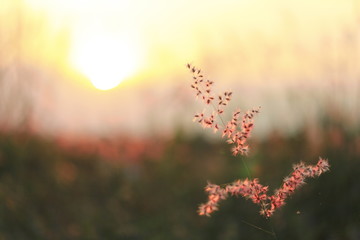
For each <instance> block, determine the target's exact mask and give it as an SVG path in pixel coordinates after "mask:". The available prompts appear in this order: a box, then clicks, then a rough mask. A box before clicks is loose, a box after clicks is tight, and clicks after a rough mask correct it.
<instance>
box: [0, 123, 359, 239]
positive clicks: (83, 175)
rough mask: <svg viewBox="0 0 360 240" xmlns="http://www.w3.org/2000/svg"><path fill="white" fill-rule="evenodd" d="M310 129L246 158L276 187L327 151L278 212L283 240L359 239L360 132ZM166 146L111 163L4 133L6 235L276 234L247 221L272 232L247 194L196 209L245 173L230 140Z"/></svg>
mask: <svg viewBox="0 0 360 240" xmlns="http://www.w3.org/2000/svg"><path fill="white" fill-rule="evenodd" d="M309 131H310V130H308V129H304V130H303V131H300V132H298V133H297V134H295V135H293V136H291V137H284V136H282V135H280V134H276V133H273V134H271V135H270V137H268V138H267V139H264V140H262V141H261V142H254V141H253V142H252V143H251V145H252V146H253V149H254V150H253V152H252V153H251V154H250V156H249V157H248V158H247V160H246V161H247V163H248V165H249V167H250V169H251V171H252V174H253V177H259V178H260V179H261V181H262V182H263V183H264V184H269V185H270V187H271V188H272V189H274V188H277V187H278V186H279V184H280V183H281V181H282V178H283V177H284V176H286V175H287V174H288V173H289V172H290V171H291V165H292V164H293V163H297V162H299V161H300V160H303V161H305V162H307V163H314V162H315V161H316V160H317V159H318V156H322V157H326V158H328V159H329V162H330V164H331V171H330V172H329V173H326V174H324V175H323V176H321V177H320V178H318V179H311V180H309V182H308V184H306V185H305V186H304V187H303V188H302V189H300V190H299V191H298V192H297V193H296V194H295V195H293V197H292V198H291V199H289V201H288V203H287V205H285V206H284V207H283V208H282V209H280V210H279V211H278V212H277V213H275V215H274V216H273V218H272V225H273V227H274V230H275V232H276V233H277V235H278V238H279V239H307V240H309V239H359V238H360V230H359V229H360V228H359V226H360V207H359V202H360V192H359V189H360V181H359V180H358V179H357V178H358V176H359V174H360V137H359V134H358V132H359V131H358V130H354V131H351V132H349V131H348V130H345V129H343V128H342V127H341V125H339V124H336V123H333V122H332V123H328V124H324V129H318V133H320V134H319V135H317V136H316V141H314V140H313V141H311V136H312V134H311V132H309ZM128 144H129V143H128ZM157 144H159V145H162V146H163V148H162V149H163V150H162V154H160V155H151V153H150V152H149V154H143V155H142V156H141V159H139V160H141V161H133V162H129V161H123V159H118V162H109V161H106V160H104V159H102V157H100V156H99V155H97V154H94V153H83V154H79V153H76V152H74V151H68V150H64V148H61V147H59V145H58V144H56V143H55V142H54V141H52V140H48V139H44V138H41V137H38V136H33V135H28V134H22V133H17V134H9V133H7V134H5V133H3V134H1V135H0V203H1V204H0V239H272V237H271V236H270V235H269V234H267V233H265V232H263V231H261V230H259V229H256V228H254V227H251V226H249V225H248V224H246V223H244V221H246V222H249V223H252V224H254V225H257V226H259V227H261V228H263V229H267V230H270V226H269V222H268V221H266V220H265V219H264V218H263V217H261V216H259V214H258V210H259V209H258V208H257V207H256V206H254V205H253V204H252V203H251V202H250V201H246V200H244V199H242V198H235V197H234V198H230V200H226V201H225V202H222V204H221V205H220V210H219V211H218V212H216V213H215V214H214V215H213V216H212V217H210V218H207V217H200V216H198V215H197V213H196V210H197V207H198V205H199V204H200V203H202V202H204V201H205V200H206V195H205V193H204V192H203V187H204V186H205V185H206V181H207V180H211V181H212V182H214V183H217V184H221V183H226V182H230V181H233V180H234V179H235V178H245V177H246V171H245V169H244V167H243V165H242V162H241V161H240V160H239V159H236V158H234V157H232V156H231V155H230V151H229V146H228V145H226V144H223V143H209V142H207V141H205V140H204V138H202V137H197V138H192V139H188V138H186V137H184V136H183V135H182V134H181V132H179V134H178V135H177V136H176V137H174V139H172V140H161V139H159V140H158V141H157ZM119 149H120V151H122V150H121V148H119ZM125 157H126V156H124V158H125ZM272 189H271V190H272Z"/></svg>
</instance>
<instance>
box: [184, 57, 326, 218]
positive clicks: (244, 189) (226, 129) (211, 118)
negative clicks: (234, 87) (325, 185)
mask: <svg viewBox="0 0 360 240" xmlns="http://www.w3.org/2000/svg"><path fill="white" fill-rule="evenodd" d="M187 68H188V69H189V70H190V72H191V73H192V75H193V78H192V79H193V82H192V84H191V88H192V89H193V90H194V91H195V95H196V97H197V98H199V99H201V100H202V101H203V102H204V103H205V105H206V106H208V105H212V107H213V111H212V113H211V114H210V115H206V109H205V110H204V111H202V112H201V113H197V114H195V116H194V119H193V120H194V121H197V122H198V123H199V124H200V125H201V126H202V127H203V128H212V129H213V130H214V132H217V131H221V132H222V137H226V138H227V142H228V143H229V144H233V147H232V149H231V151H232V153H233V155H234V156H237V155H246V154H247V153H248V151H249V146H248V144H247V140H248V138H249V137H250V134H251V132H252V130H253V128H254V116H255V115H256V114H258V113H259V111H260V107H258V108H255V109H252V110H250V111H247V112H246V113H245V114H241V111H240V110H236V111H234V112H233V114H232V118H231V119H230V120H229V121H227V122H226V123H225V121H224V120H223V119H222V115H223V114H224V112H225V111H224V108H225V107H226V106H227V105H228V103H229V102H230V101H231V96H232V92H230V91H227V92H224V93H222V94H219V95H218V96H217V97H215V96H214V95H213V91H212V86H213V84H214V82H213V81H210V80H208V79H206V78H205V77H204V75H203V74H202V73H201V70H200V69H198V68H196V67H194V66H192V65H191V64H187ZM218 119H220V122H218ZM329 168H330V165H329V162H328V160H327V159H324V158H320V159H319V161H318V162H317V164H316V165H305V164H304V163H302V162H300V163H299V164H296V165H294V166H293V172H292V173H291V174H290V175H289V176H287V177H286V178H285V179H284V180H283V183H282V185H281V187H280V188H278V189H276V190H275V192H274V194H273V195H271V196H269V195H268V194H267V192H268V188H269V187H268V186H263V185H261V184H260V183H259V179H257V178H255V179H252V180H251V179H245V180H236V181H234V182H233V183H230V184H227V185H225V186H224V187H220V186H219V185H216V184H212V183H209V182H208V184H207V186H206V187H205V192H207V194H208V201H207V202H206V203H204V204H201V205H200V206H199V210H198V213H199V215H205V216H210V215H211V214H212V213H213V212H214V211H217V210H218V205H219V202H220V201H221V200H225V199H226V198H227V197H228V196H242V197H244V198H246V199H250V200H251V201H252V202H253V203H255V204H257V205H259V206H260V207H261V210H260V214H261V215H263V216H265V217H266V218H269V217H271V216H272V215H273V214H274V212H275V210H276V209H278V208H280V207H281V206H283V205H284V204H285V200H286V199H287V198H288V197H289V196H290V195H291V194H293V193H294V192H295V190H296V189H298V188H299V187H301V186H302V185H304V184H305V180H306V179H307V178H315V177H318V176H320V175H321V174H322V173H324V172H327V171H329Z"/></svg>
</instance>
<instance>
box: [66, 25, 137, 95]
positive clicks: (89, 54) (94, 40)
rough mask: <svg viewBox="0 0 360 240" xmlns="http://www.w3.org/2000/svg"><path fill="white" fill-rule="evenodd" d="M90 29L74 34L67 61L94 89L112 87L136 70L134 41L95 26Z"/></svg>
mask: <svg viewBox="0 0 360 240" xmlns="http://www.w3.org/2000/svg"><path fill="white" fill-rule="evenodd" d="M90 33H91V34H82V35H76V34H75V36H74V39H73V43H72V49H71V53H70V61H71V63H72V65H73V66H74V67H75V68H76V69H77V70H78V71H80V72H81V73H82V74H83V75H85V76H86V77H87V78H88V79H89V80H90V81H91V83H92V84H93V85H94V86H95V87H96V88H97V89H100V90H109V89H112V88H114V87H116V86H117V85H119V84H120V83H121V82H122V81H124V80H125V79H126V78H127V77H130V76H131V75H132V74H134V73H135V72H136V70H137V69H138V67H139V65H140V58H139V54H138V53H139V49H138V48H137V46H136V44H135V42H134V41H130V39H126V38H125V37H121V36H119V35H115V34H111V33H107V32H103V31H96V30H94V29H93V30H92V31H91V32H90Z"/></svg>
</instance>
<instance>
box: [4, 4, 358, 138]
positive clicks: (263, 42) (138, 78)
mask: <svg viewBox="0 0 360 240" xmlns="http://www.w3.org/2000/svg"><path fill="white" fill-rule="evenodd" d="M1 4H2V9H1V10H0V11H1V12H0V17H1V19H2V20H1V32H2V33H1V34H2V36H3V38H2V42H1V48H3V49H7V50H8V51H7V54H3V56H1V59H2V60H1V62H0V64H1V68H2V69H3V71H5V72H8V73H9V74H6V76H7V79H9V80H7V81H10V79H11V78H12V75H11V74H10V73H11V72H14V71H15V72H17V76H23V75H24V74H25V75H27V76H28V77H27V80H26V81H27V83H26V84H29V87H26V88H27V89H28V90H27V91H28V92H31V93H30V94H29V95H31V97H30V98H31V99H32V100H31V105H33V106H32V113H31V114H32V117H31V119H32V124H33V127H35V128H36V129H39V130H40V131H50V132H53V131H55V132H58V131H60V132H74V133H79V134H87V133H95V134H107V133H109V132H113V131H119V132H122V131H125V132H132V133H144V132H151V133H153V132H156V131H159V129H162V130H166V131H171V130H170V129H171V128H172V127H173V126H174V124H173V123H171V122H174V120H173V119H177V121H179V122H178V123H177V125H179V124H180V125H182V124H183V123H182V122H184V121H185V124H187V123H186V120H185V119H182V118H178V116H176V114H177V112H179V111H186V107H185V106H183V102H182V101H183V99H184V98H187V91H186V90H185V88H184V87H185V86H187V84H188V82H186V79H185V77H186V71H185V70H184V65H185V64H186V63H187V62H191V63H196V64H197V65H198V66H201V67H202V68H204V69H205V70H207V72H208V73H209V75H210V77H211V78H213V79H216V80H217V81H218V82H219V81H223V82H226V84H228V86H229V88H230V87H234V86H235V87H236V88H239V89H241V88H243V89H244V93H243V94H245V95H244V96H246V97H250V98H252V99H254V100H255V101H256V102H255V104H258V105H261V102H263V101H264V98H265V96H264V95H265V94H264V91H266V90H267V89H269V88H270V89H272V90H273V91H272V93H273V96H267V97H268V98H271V99H272V100H271V101H270V102H269V104H270V103H271V104H273V105H274V106H278V107H277V109H279V112H277V113H276V115H277V116H283V115H288V116H289V115H290V116H293V117H292V119H290V120H286V119H285V118H283V117H281V119H282V120H281V121H280V123H279V120H276V121H275V120H272V119H273V117H271V118H269V119H267V120H266V122H264V123H263V124H262V125H261V126H262V127H259V128H263V130H262V131H265V132H266V131H269V128H273V127H275V128H276V127H279V126H282V127H283V126H286V128H287V129H290V131H291V129H294V128H296V127H297V126H298V125H299V124H301V122H302V121H303V120H298V119H301V117H300V116H297V113H296V112H294V113H292V111H293V110H291V108H292V107H291V106H290V105H289V104H287V103H286V100H285V99H284V95H282V93H281V92H283V89H285V88H288V87H290V88H294V89H303V90H304V91H307V89H314V91H315V92H316V91H319V90H320V89H323V90H320V91H319V93H316V94H320V95H323V94H324V92H328V93H330V94H332V95H333V96H334V98H335V99H336V101H339V102H341V104H343V105H344V106H345V107H344V108H345V111H350V109H352V108H353V107H354V104H355V105H356V103H355V102H356V101H355V100H356V99H357V96H358V90H357V89H358V88H359V87H358V83H357V82H356V79H357V76H358V74H359V72H358V70H357V69H358V68H357V67H358V55H359V49H360V47H359V46H358V42H359V38H360V37H359V33H358V31H355V29H356V27H355V26H356V24H358V22H359V15H360V14H359V6H358V5H357V1H350V0H349V1H326V4H324V2H323V1H315V2H314V1H301V2H300V1H283V0H279V1H274V2H269V1H263V0H255V1H247V0H242V1H234V0H226V1H221V2H220V1H196V2H194V1H160V0H154V1H143V0H136V1H110V0H107V1H95V0H92V1H69V0H66V1H58V0H46V1H45V0H43V1H41V0H16V1H6V0H2V1H1ZM14 63H15V64H14ZM339 72H343V74H342V75H341V77H340V75H339ZM30 73H31V74H30ZM29 74H30V75H29ZM12 84H14V85H16V84H20V83H16V82H15V81H13V83H12ZM21 84H22V85H24V84H23V83H21ZM240 84H241V87H240ZM14 87H16V86H14ZM30 88H31V90H30ZM338 88H340V89H341V91H337V90H336V91H335V90H334V89H338ZM103 90H105V91H103ZM99 91H101V92H99ZM171 91H173V92H176V95H173V94H172V93H170V92H171ZM267 95H269V93H268V94H267ZM345 96H346V97H345ZM179 99H181V101H180V100H179ZM239 100H240V101H243V99H239ZM304 102H306V99H304ZM28 104H30V102H28ZM243 104H244V105H246V104H247V103H246V102H244V101H243ZM266 109H270V106H269V108H266V106H264V111H267V110H266ZM49 112H51V115H49V114H48V113H49ZM314 112H316V111H315V110H314V109H310V112H308V113H307V114H308V115H309V114H310V115H311V116H312V115H314V114H315V113H314ZM350 112H351V111H350ZM73 113H76V115H75V116H74V114H73ZM289 113H290V114H289ZM350 114H353V113H350ZM356 114H357V113H355V115H356ZM10 115H11V114H10ZM15 115H16V114H15ZM160 115H161V116H160ZM139 119H148V120H147V121H141V120H139ZM183 120H184V121H183ZM297 121H298V122H297ZM277 124H278V126H277ZM166 131H165V132H166Z"/></svg>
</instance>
